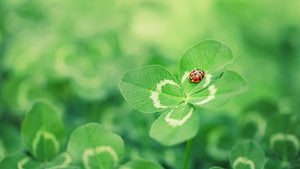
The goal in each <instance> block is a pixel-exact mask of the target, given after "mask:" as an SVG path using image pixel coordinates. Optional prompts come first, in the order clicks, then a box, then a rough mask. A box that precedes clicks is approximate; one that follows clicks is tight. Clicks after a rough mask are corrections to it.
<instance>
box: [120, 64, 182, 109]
mask: <svg viewBox="0 0 300 169" xmlns="http://www.w3.org/2000/svg"><path fill="white" fill-rule="evenodd" d="M120 90H121V93H122V95H123V96H124V98H125V99H126V101H127V102H128V103H129V104H130V105H132V106H133V107H134V108H136V109H137V110H139V111H141V112H145V113H153V112H158V111H161V110H165V109H168V108H170V107H174V106H175V105H177V104H179V103H180V102H182V101H183V92H182V89H181V88H180V86H179V82H178V80H177V79H176V78H175V77H174V76H173V75H172V74H171V73H170V72H168V71H167V70H166V69H164V68H163V67H162V66H156V65H153V66H145V67H142V68H138V69H135V70H131V71H128V72H127V73H125V74H124V75H123V77H122V79H121V82H120Z"/></svg>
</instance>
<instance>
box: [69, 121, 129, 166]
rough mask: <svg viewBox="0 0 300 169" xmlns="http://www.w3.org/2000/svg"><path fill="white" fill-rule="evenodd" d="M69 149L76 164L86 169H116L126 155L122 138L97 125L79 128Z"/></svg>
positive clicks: (73, 135) (72, 136)
mask: <svg viewBox="0 0 300 169" xmlns="http://www.w3.org/2000/svg"><path fill="white" fill-rule="evenodd" d="M67 149H68V152H69V153H70V154H71V156H72V159H73V160H74V162H75V163H77V164H79V165H81V166H82V167H84V168H85V169H92V168H101V169H112V168H115V167H116V166H118V164H119V162H120V160H121V159H122V157H123V155H124V143H123V140H122V138H121V137H120V136H118V135H116V134H113V133H111V132H109V131H106V130H105V129H104V128H102V126H101V125H99V124H96V123H90V124H86V125H83V126H81V127H79V128H77V129H76V130H75V131H74V132H73V133H72V135H71V138H70V141H69V144H68V148H67Z"/></svg>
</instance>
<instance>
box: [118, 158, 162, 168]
mask: <svg viewBox="0 0 300 169" xmlns="http://www.w3.org/2000/svg"><path fill="white" fill-rule="evenodd" d="M141 168H142V169H163V168H162V167H161V166H160V165H158V164H156V163H154V162H150V161H144V160H133V161H130V162H128V163H126V164H124V165H122V166H120V168H119V169H141Z"/></svg>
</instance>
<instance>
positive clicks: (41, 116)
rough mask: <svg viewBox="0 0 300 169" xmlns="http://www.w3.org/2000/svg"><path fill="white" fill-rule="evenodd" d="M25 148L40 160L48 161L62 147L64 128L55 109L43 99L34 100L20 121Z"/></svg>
mask: <svg viewBox="0 0 300 169" xmlns="http://www.w3.org/2000/svg"><path fill="white" fill-rule="evenodd" d="M21 135H22V139H23V141H24V144H25V148H26V149H27V150H28V151H29V152H30V153H31V154H32V155H33V157H35V158H36V159H38V160H40V161H49V160H50V159H52V158H53V157H54V156H56V155H57V154H58V153H59V152H60V151H61V149H62V148H63V141H64V137H65V129H64V126H63V123H62V121H61V119H60V118H59V116H58V114H57V113H56V111H55V109H54V108H53V107H52V106H51V105H50V104H48V103H46V102H43V101H38V102H36V103H35V104H34V105H33V106H32V108H31V109H30V110H29V112H27V114H26V116H25V119H24V121H23V123H22V129H21Z"/></svg>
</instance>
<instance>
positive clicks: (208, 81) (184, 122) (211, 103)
mask: <svg viewBox="0 0 300 169" xmlns="http://www.w3.org/2000/svg"><path fill="white" fill-rule="evenodd" d="M232 60H233V55H232V52H231V50H230V48H229V47H228V46H226V45H224V44H222V43H220V42H218V41H214V40H207V41H203V42H200V43H198V44H196V45H195V46H193V47H192V48H190V49H188V50H187V51H186V52H185V53H184V54H183V56H182V58H181V60H180V64H179V77H178V78H176V77H175V76H174V75H173V74H171V73H170V72H168V71H167V70H166V69H165V68H164V67H162V66H158V65H150V66H145V67H142V68H138V69H134V70H131V71H128V72H127V73H125V74H124V75H123V77H122V79H121V82H120V90H121V93H122V95H123V97H124V98H125V100H126V101H127V102H128V103H129V104H130V105H132V106H133V107H134V108H136V109H137V110H139V111H141V112H144V113H154V112H163V114H162V115H161V116H160V117H159V118H158V119H157V120H156V121H155V122H154V123H153V125H152V127H151V129H150V136H151V137H152V138H154V139H155V140H157V141H158V142H160V143H162V144H165V145H175V144H178V143H181V142H184V141H186V140H189V139H191V138H193V137H194V136H195V135H196V134H197V131H198V128H199V117H198V114H197V113H195V107H202V108H212V107H216V106H218V105H220V104H223V103H225V102H227V101H228V100H229V98H231V97H232V96H234V95H237V94H239V93H241V92H243V91H244V90H246V88H247V84H246V82H245V80H244V79H243V78H242V77H241V76H240V75H239V74H237V73H235V72H233V71H224V69H225V66H226V65H228V64H229V63H230V62H231V61H232ZM195 69H201V70H203V71H204V72H205V77H204V79H203V80H201V81H200V82H199V83H191V82H190V79H189V74H190V72H191V71H193V70H195Z"/></svg>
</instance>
